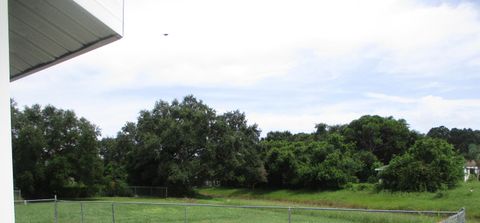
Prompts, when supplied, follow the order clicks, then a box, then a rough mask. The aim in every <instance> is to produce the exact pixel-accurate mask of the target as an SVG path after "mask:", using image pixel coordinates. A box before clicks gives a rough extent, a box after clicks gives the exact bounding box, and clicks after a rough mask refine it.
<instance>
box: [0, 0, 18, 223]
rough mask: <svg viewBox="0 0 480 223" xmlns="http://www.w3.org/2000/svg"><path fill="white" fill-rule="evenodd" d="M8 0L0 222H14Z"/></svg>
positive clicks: (1, 36) (0, 30)
mask: <svg viewBox="0 0 480 223" xmlns="http://www.w3.org/2000/svg"><path fill="white" fill-rule="evenodd" d="M9 67H10V63H9V47H8V0H0V222H2V223H3V222H14V221H15V218H14V213H15V212H14V206H13V168H12V141H11V130H10V128H11V126H10V123H11V120H10V93H9V88H10V70H9Z"/></svg>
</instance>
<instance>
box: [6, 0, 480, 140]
mask: <svg viewBox="0 0 480 223" xmlns="http://www.w3.org/2000/svg"><path fill="white" fill-rule="evenodd" d="M125 10H126V11H125V13H126V14H125V22H126V23H125V37H124V38H123V39H122V40H120V41H117V42H114V43H112V44H110V45H107V46H105V47H102V48H100V49H97V50H94V51H92V52H89V53H87V54H85V55H82V56H80V57H78V58H74V59H72V60H70V61H67V62H64V63H62V64H59V65H57V66H54V67H52V68H49V69H47V70H45V71H42V72H40V73H39V74H36V75H33V76H30V77H27V78H24V79H21V80H19V81H16V82H14V83H13V84H12V93H13V97H15V98H17V100H19V102H20V103H21V104H33V103H37V102H38V103H42V104H47V103H52V104H54V105H57V106H59V107H62V108H71V109H74V110H75V111H77V113H78V114H79V115H81V116H85V117H87V118H89V119H92V121H93V122H95V123H97V124H99V125H100V127H102V128H103V129H105V130H106V133H107V134H114V132H115V131H117V130H119V127H120V126H122V125H123V124H124V122H125V121H127V120H132V119H134V117H136V115H137V112H138V111H139V110H140V109H144V108H149V107H150V105H152V104H153V103H154V101H153V100H156V99H166V100H168V99H167V98H165V97H166V96H165V95H163V94H161V91H156V92H155V93H154V94H157V95H145V96H143V97H142V96H138V95H135V96H132V97H129V96H128V93H127V92H129V91H135V90H141V89H145V88H154V89H164V88H167V87H168V88H176V87H179V86H183V87H185V86H187V88H188V87H191V88H195V87H197V88H198V87H201V88H208V89H209V90H210V92H209V93H207V94H206V95H207V96H208V97H207V98H201V99H204V100H205V101H215V103H216V104H217V105H220V107H229V108H230V107H231V106H237V107H238V108H248V109H249V110H245V112H246V113H247V115H248V118H249V119H251V120H252V121H253V122H256V123H258V124H259V125H260V127H261V128H262V129H264V130H280V129H290V130H292V131H306V132H310V131H312V130H313V126H314V124H315V123H317V122H326V123H328V124H336V123H348V122H349V121H351V120H352V119H354V118H358V117H360V116H361V115H363V114H375V113H377V114H381V115H385V116H389V115H394V116H395V117H398V118H405V119H406V120H407V121H409V122H410V123H411V124H412V127H414V128H416V129H419V130H421V131H425V130H428V128H430V127H432V126H435V125H437V124H438V125H441V124H444V125H451V126H470V127H477V128H480V123H479V121H477V120H480V117H479V115H477V114H480V108H479V107H478V106H477V105H476V104H480V103H478V94H477V95H460V96H458V95H457V97H459V98H474V99H446V97H445V95H441V96H442V97H440V96H425V97H422V98H417V97H414V96H412V95H437V94H436V93H438V92H439V89H444V90H445V91H449V92H452V91H453V90H455V89H460V88H461V87H463V86H459V85H462V83H463V84H465V85H469V86H470V88H472V86H471V85H472V83H471V82H472V81H471V80H479V77H478V71H479V69H480V66H479V65H480V62H479V61H480V53H478V52H480V20H479V18H480V14H479V10H478V6H476V5H473V4H469V3H459V4H455V5H454V4H446V3H444V4H438V5H425V4H423V3H422V2H421V1H413V0H365V1H355V0H352V1H348V0H338V1H316V0H298V1H286V0H276V1H274V0H265V1H255V0H245V1H225V0H205V1H190V0H163V1H155V0H135V1H127V2H126V8H125ZM165 33H168V34H169V35H168V36H164V35H163V34H165ZM305 52H307V54H308V55H307V56H305ZM346 75H350V76H356V77H358V79H367V80H370V79H375V76H373V75H378V77H379V78H383V80H385V79H386V80H387V81H388V80H391V82H394V81H398V80H399V79H398V78H404V79H405V80H406V82H407V83H408V84H406V85H409V86H412V87H411V89H410V88H408V89H399V92H406V93H403V94H398V95H391V94H396V93H391V92H389V91H387V90H390V89H387V90H385V89H380V90H379V89H377V88H380V87H378V86H382V85H383V84H386V83H385V82H382V83H375V84H377V85H378V86H373V85H374V84H373V83H372V86H365V88H363V89H361V90H358V89H357V88H356V87H358V86H357V85H358V84H359V83H357V82H353V83H349V82H348V81H351V80H350V79H349V80H347V77H345V76H346ZM389 77H391V79H389ZM349 78H351V77H349ZM462 78H466V79H467V81H465V82H461V81H460V82H455V83H453V82H451V81H450V80H452V79H455V80H461V79H462ZM299 79H300V80H299ZM404 79H402V80H404ZM417 80H422V82H418V81H417ZM300 82H301V83H300ZM343 82H345V83H347V84H345V85H341V86H340V88H339V87H338V86H339V85H340V84H339V83H343ZM279 83H280V84H279ZM319 83H320V84H319ZM273 84H278V85H279V86H271V85H273ZM308 84H311V86H309V85H308ZM362 84H365V83H362ZM280 85H281V86H280ZM399 86H400V85H399ZM469 86H467V87H466V88H468V87H469ZM220 87H221V88H222V89H223V90H222V89H219V88H220ZM294 87H298V88H300V89H296V90H291V89H290V88H294ZM390 87H392V86H390V85H387V86H385V88H390ZM474 87H475V86H474ZM226 88H231V89H246V91H245V92H242V94H243V93H244V94H251V95H249V96H248V97H240V98H242V100H243V101H240V100H238V101H236V99H234V98H232V97H226V96H225V95H224V94H225V90H224V89H226ZM282 88H286V89H287V90H285V89H282ZM52 89H53V90H55V91H54V92H53V93H52ZM217 89H218V93H217V91H216V90H217ZM264 89H272V90H275V91H276V92H274V93H268V94H265V93H264V92H263V90H264ZM127 90H128V91H127ZM249 90H251V92H248V91H249ZM384 90H385V91H384ZM391 90H394V89H391ZM414 90H418V91H421V93H418V92H411V91H414ZM355 91H361V92H355ZM158 92H160V93H158ZM212 92H213V93H212ZM233 92H235V91H233ZM262 92H263V93H262ZM332 92H333V93H332ZM364 92H368V93H364ZM375 92H387V94H384V93H375ZM429 92H431V93H429ZM177 93H178V92H177ZM190 93H192V92H191V91H187V90H185V91H184V92H183V91H182V92H181V93H179V94H181V95H186V94H190ZM347 93H350V94H351V95H352V96H351V98H347V99H345V97H346V96H345V95H346V94H347ZM414 93H416V94H414ZM230 94H232V92H230ZM255 94H262V95H259V96H258V97H256V98H255V102H254V103H251V104H248V102H245V101H246V100H247V101H248V99H249V98H252V97H254V96H255ZM289 94H298V95H295V97H293V96H292V95H289ZM302 94H304V95H302ZM459 94H461V93H459ZM463 94H465V93H463ZM106 95H107V96H106ZM126 95H127V96H126ZM339 95H342V96H339ZM170 96H171V95H170ZM260 96H261V97H260ZM291 96H292V97H291ZM330 97H331V98H330ZM365 97H366V98H365ZM152 98H155V99H153V100H152ZM286 98H288V99H286ZM292 98H293V99H296V98H299V99H298V101H299V102H295V101H292V102H289V103H277V104H279V106H275V108H271V110H268V108H266V106H262V104H275V103H274V102H275V101H282V100H292ZM318 98H325V100H323V101H320V100H318ZM149 100H152V101H149ZM229 100H230V101H229ZM231 100H233V101H231ZM262 100H263V101H262ZM318 101H320V102H318ZM300 102H305V103H306V104H308V103H321V104H312V105H308V106H307V105H304V104H302V106H297V107H298V108H297V109H298V111H297V113H296V114H292V113H289V112H290V111H291V110H292V109H290V107H289V106H296V105H299V104H300ZM222 103H223V104H224V106H222ZM227 104H228V106H227ZM255 105H259V106H255ZM282 106H283V107H282ZM258 107H262V109H259V108H258ZM99 108H101V111H99ZM109 114H112V115H109ZM115 128H117V129H116V130H115Z"/></svg>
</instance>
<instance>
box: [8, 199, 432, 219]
mask: <svg viewBox="0 0 480 223" xmlns="http://www.w3.org/2000/svg"><path fill="white" fill-rule="evenodd" d="M96 200H98V201H107V200H108V201H112V202H116V204H115V206H114V211H115V222H129V223H137V222H178V223H180V222H185V215H186V216H187V222H198V223H207V222H208V223H214V222H215V223H216V222H218V223H220V222H222V223H241V222H252V223H253V222H264V223H270V222H271V223H278V222H288V209H267V208H260V209H244V208H225V207H199V206H195V207H184V206H175V205H174V204H173V203H176V204H178V203H197V204H220V205H247V204H248V205H268V206H285V205H287V206H288V204H289V203H288V202H285V201H270V200H260V199H259V200H251V199H237V198H227V199H224V198H210V197H204V198H201V199H166V200H165V199H152V198H150V199H148V198H97V199H96ZM119 202H162V203H172V204H171V205H144V204H121V203H119ZM57 205H58V206H57V207H58V209H57V210H58V219H59V221H58V222H59V223H60V222H68V223H71V222H81V211H80V210H81V207H80V202H78V201H76V202H59V203H57ZM290 206H295V204H293V203H290ZM83 213H84V215H83V217H84V222H112V218H113V216H112V204H111V203H83ZM15 214H16V222H17V223H40V222H53V217H54V203H37V204H34V203H32V204H28V205H23V204H17V205H16V206H15ZM439 219H440V218H439V217H438V216H420V215H411V214H383V213H358V212H338V211H308V210H295V209H293V210H292V212H291V222H298V223H307V222H311V223H314V222H315V223H316V222H329V223H356V222H365V223H397V222H438V220H439Z"/></svg>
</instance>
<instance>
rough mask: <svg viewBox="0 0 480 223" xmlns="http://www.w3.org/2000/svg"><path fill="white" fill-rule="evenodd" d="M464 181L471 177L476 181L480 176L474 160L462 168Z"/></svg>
mask: <svg viewBox="0 0 480 223" xmlns="http://www.w3.org/2000/svg"><path fill="white" fill-rule="evenodd" d="M463 173H464V174H465V175H464V181H467V180H468V179H470V177H471V176H474V177H475V178H476V179H477V180H478V175H479V174H480V172H479V169H478V166H477V163H476V162H475V160H469V161H467V163H465V167H464V168H463Z"/></svg>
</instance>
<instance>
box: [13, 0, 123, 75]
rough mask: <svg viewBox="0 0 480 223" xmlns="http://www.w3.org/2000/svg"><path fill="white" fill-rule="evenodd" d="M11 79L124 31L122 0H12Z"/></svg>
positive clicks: (107, 40) (108, 41)
mask: <svg viewBox="0 0 480 223" xmlns="http://www.w3.org/2000/svg"><path fill="white" fill-rule="evenodd" d="M8 8H9V42H10V80H11V81H14V80H16V79H19V78H22V77H25V76H27V75H29V74H32V73H34V72H37V71H39V70H42V69H45V68H47V67H49V66H52V65H54V64H57V63H59V62H61V61H65V60H68V59H70V58H72V57H75V56H77V55H79V54H82V53H85V52H88V51H90V50H93V49H95V48H98V47H100V46H103V45H105V44H108V43H110V42H112V41H115V40H117V39H120V38H121V36H122V35H123V0H101V1H100V0H99V1H96V0H9V1H8Z"/></svg>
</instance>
